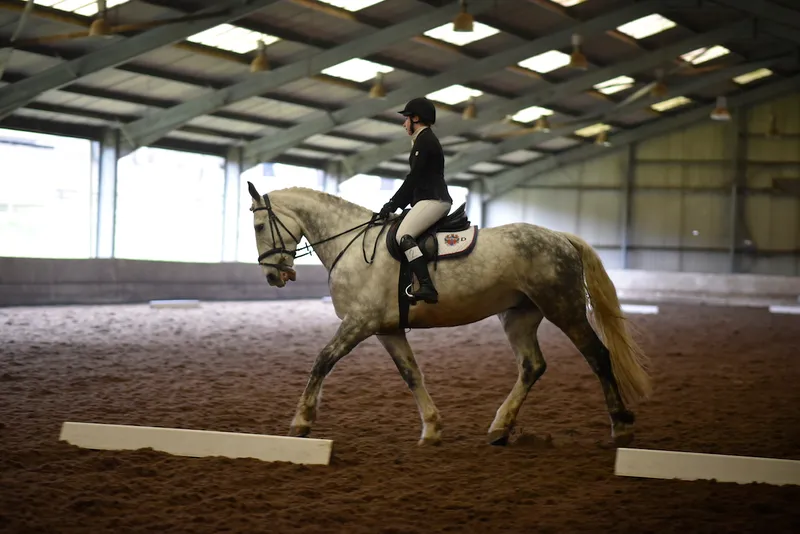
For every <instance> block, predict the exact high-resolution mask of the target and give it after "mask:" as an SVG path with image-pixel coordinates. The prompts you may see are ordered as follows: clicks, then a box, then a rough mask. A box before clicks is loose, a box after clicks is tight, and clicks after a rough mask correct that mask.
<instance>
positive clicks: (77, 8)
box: [35, 0, 128, 17]
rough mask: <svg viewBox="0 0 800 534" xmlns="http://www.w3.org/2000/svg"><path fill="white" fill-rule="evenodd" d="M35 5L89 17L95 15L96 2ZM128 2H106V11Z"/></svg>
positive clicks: (60, 0) (44, 0)
mask: <svg viewBox="0 0 800 534" xmlns="http://www.w3.org/2000/svg"><path fill="white" fill-rule="evenodd" d="M35 1H36V4H37V5H40V6H45V7H52V8H53V9H58V10H59V11H66V12H68V13H75V14H76V15H83V16H85V17H91V16H93V15H96V14H97V0H35ZM126 2H128V0H106V9H111V8H112V7H115V6H118V5H121V4H124V3H126Z"/></svg>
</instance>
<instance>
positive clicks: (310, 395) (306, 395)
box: [289, 317, 374, 437]
mask: <svg viewBox="0 0 800 534" xmlns="http://www.w3.org/2000/svg"><path fill="white" fill-rule="evenodd" d="M373 333H374V330H373V329H372V328H371V327H370V325H368V324H367V323H366V322H359V321H357V320H353V319H349V318H347V317H345V319H344V320H343V321H342V324H340V325H339V329H338V330H337V331H336V334H334V336H333V339H331V340H330V341H329V342H328V344H327V345H325V348H324V349H322V351H321V352H320V353H319V354H318V355H317V359H316V360H315V361H314V367H313V368H312V369H311V375H310V376H309V378H308V383H307V384H306V388H305V390H304V391H303V394H302V396H301V397H300V401H299V402H298V403H297V411H296V413H295V416H294V419H293V420H292V425H291V427H290V430H289V435H291V436H298V437H305V436H307V435H308V434H309V433H310V432H311V425H312V424H313V423H314V420H315V419H316V416H317V405H318V403H319V395H320V393H321V391H322V381H323V380H325V377H326V376H328V375H329V374H330V372H331V371H332V370H333V367H334V366H335V365H336V363H337V362H338V361H339V360H341V359H342V358H343V357H344V356H347V354H349V353H350V351H352V350H353V349H354V348H355V347H356V345H358V344H359V343H361V342H362V341H364V340H365V339H366V338H368V337H369V336H371V335H372V334H373Z"/></svg>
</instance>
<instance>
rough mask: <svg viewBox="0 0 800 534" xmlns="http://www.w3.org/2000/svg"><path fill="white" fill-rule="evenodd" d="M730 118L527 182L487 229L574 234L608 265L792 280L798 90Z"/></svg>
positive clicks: (493, 214)
mask: <svg viewBox="0 0 800 534" xmlns="http://www.w3.org/2000/svg"><path fill="white" fill-rule="evenodd" d="M732 114H733V120H731V121H730V122H715V121H712V120H709V121H707V122H703V123H701V124H699V125H696V126H693V127H688V128H685V129H683V130H681V131H676V132H673V133H670V134H668V135H664V136H661V137H659V138H654V139H651V140H646V141H642V142H640V143H638V144H635V145H631V146H628V147H624V148H623V147H616V148H615V147H614V146H613V145H612V146H611V147H609V149H608V150H609V152H608V155H606V156H603V157H601V158H597V159H592V160H588V161H585V162H583V163H579V164H573V165H569V166H565V167H563V168H560V169H556V170H554V171H551V172H547V173H542V174H541V175H538V176H534V177H532V178H531V180H529V181H528V182H526V183H525V184H522V186H520V187H518V188H516V189H514V190H511V191H509V192H508V193H506V194H504V195H501V196H499V197H497V198H494V199H490V200H489V201H488V202H487V203H486V206H485V210H484V213H485V224H486V226H498V225H501V224H505V223H509V222H515V221H525V222H530V223H534V224H539V225H542V226H545V227H548V228H552V229H555V230H563V231H568V232H573V233H576V234H578V235H580V236H582V237H583V238H584V239H586V240H587V241H588V242H589V243H590V244H591V245H592V246H594V247H595V248H596V249H598V251H599V252H600V253H601V255H602V257H603V260H604V261H605V263H606V265H607V266H608V267H611V268H619V269H642V270H652V271H669V272H686V273H692V272H694V273H749V274H764V275H783V276H797V275H800V94H798V93H795V94H792V95H790V96H787V97H785V98H781V99H778V100H775V101H772V102H766V103H764V104H760V105H756V106H753V107H751V108H745V109H736V110H732ZM773 117H774V118H775V123H774V126H775V127H777V135H771V133H770V129H771V126H773V123H772V118H773Z"/></svg>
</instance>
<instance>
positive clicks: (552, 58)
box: [517, 50, 569, 74]
mask: <svg viewBox="0 0 800 534" xmlns="http://www.w3.org/2000/svg"><path fill="white" fill-rule="evenodd" d="M517 65H519V66H520V67H525V68H526V69H530V70H532V71H535V72H538V73H540V74H545V73H547V72H550V71H554V70H556V69H560V68H561V67H564V66H566V65H569V54H565V53H564V52H559V51H558V50H550V51H549V52H545V53H543V54H539V55H538V56H533V57H529V58H528V59H524V60H522V61H520V62H519V63H517Z"/></svg>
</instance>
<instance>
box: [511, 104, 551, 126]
mask: <svg viewBox="0 0 800 534" xmlns="http://www.w3.org/2000/svg"><path fill="white" fill-rule="evenodd" d="M552 114H553V110H552V109H547V108H542V107H539V106H531V107H529V108H525V109H521V110H519V111H517V112H516V113H515V114H514V115H512V116H511V118H512V119H514V120H515V121H519V122H532V121H535V120H536V119H538V118H539V117H542V116H544V115H552Z"/></svg>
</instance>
